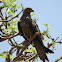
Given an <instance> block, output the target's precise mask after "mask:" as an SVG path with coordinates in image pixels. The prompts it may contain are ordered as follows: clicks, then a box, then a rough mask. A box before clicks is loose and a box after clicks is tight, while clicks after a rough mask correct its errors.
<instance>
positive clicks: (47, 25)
mask: <svg viewBox="0 0 62 62" xmlns="http://www.w3.org/2000/svg"><path fill="white" fill-rule="evenodd" d="M43 25H44V26H46V27H47V29H51V28H50V27H49V26H48V24H43Z"/></svg>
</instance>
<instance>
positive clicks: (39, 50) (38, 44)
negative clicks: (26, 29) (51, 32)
mask: <svg viewBox="0 0 62 62" xmlns="http://www.w3.org/2000/svg"><path fill="white" fill-rule="evenodd" d="M33 44H34V47H35V48H36V50H37V53H38V55H39V57H40V59H41V60H42V61H43V62H45V59H46V60H47V61H49V60H48V57H47V55H46V54H45V53H54V52H53V51H52V50H50V49H48V48H46V47H45V46H44V45H43V43H42V41H38V40H37V39H36V38H35V39H34V40H33Z"/></svg>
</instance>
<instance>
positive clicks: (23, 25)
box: [18, 7, 54, 62]
mask: <svg viewBox="0 0 62 62" xmlns="http://www.w3.org/2000/svg"><path fill="white" fill-rule="evenodd" d="M31 12H34V10H32V8H30V7H27V8H25V9H24V11H23V15H22V16H21V18H20V21H18V30H19V33H20V34H21V36H23V37H24V39H25V40H29V39H30V38H31V37H33V35H34V34H35V33H36V32H40V30H39V27H38V25H37V24H36V22H35V21H34V20H32V18H31V15H30V13H31ZM42 38H43V37H42V34H41V33H40V34H39V35H37V36H36V37H35V38H34V39H33V41H32V43H33V44H34V47H35V48H36V50H37V53H38V55H39V57H40V59H41V60H42V61H43V62H45V60H47V61H49V60H48V58H47V55H46V54H45V53H54V52H53V51H52V50H50V49H48V48H46V47H45V46H44V44H43V42H42Z"/></svg>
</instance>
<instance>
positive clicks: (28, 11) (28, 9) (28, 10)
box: [23, 7, 34, 13]
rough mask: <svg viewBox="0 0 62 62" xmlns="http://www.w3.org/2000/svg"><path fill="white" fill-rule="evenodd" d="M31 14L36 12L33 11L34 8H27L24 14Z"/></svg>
mask: <svg viewBox="0 0 62 62" xmlns="http://www.w3.org/2000/svg"><path fill="white" fill-rule="evenodd" d="M30 12H34V10H32V8H30V7H27V8H25V9H24V11H23V13H30Z"/></svg>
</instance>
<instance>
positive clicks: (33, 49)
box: [25, 47, 37, 53]
mask: <svg viewBox="0 0 62 62" xmlns="http://www.w3.org/2000/svg"><path fill="white" fill-rule="evenodd" d="M30 48H31V49H26V50H25V51H26V52H31V53H32V52H34V53H37V51H36V49H35V47H30Z"/></svg>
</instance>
